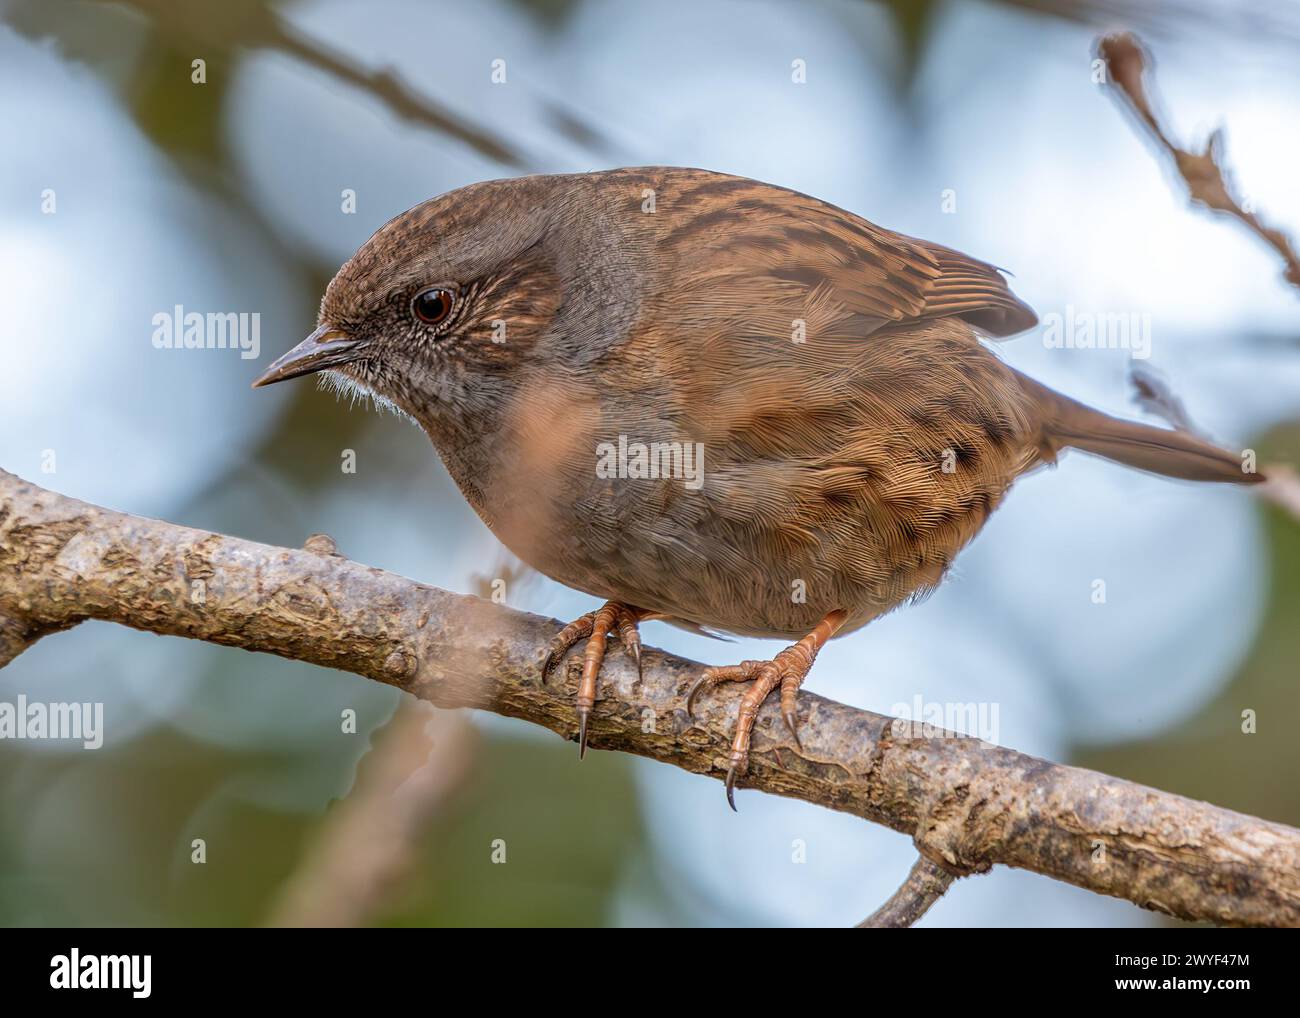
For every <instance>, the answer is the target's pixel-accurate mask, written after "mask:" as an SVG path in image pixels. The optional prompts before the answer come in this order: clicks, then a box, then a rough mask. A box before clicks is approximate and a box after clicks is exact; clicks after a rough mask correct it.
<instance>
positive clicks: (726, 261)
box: [640, 169, 1038, 338]
mask: <svg viewBox="0 0 1300 1018" xmlns="http://www.w3.org/2000/svg"><path fill="white" fill-rule="evenodd" d="M640 172H643V173H647V174H658V175H659V176H658V177H657V178H656V183H657V184H658V185H659V188H660V189H661V191H662V195H661V197H660V198H659V208H660V209H661V210H662V211H663V212H666V213H667V215H665V216H664V217H663V219H662V220H661V222H663V223H664V225H666V226H667V227H668V228H667V229H666V230H664V232H662V233H661V234H660V236H659V244H658V246H659V250H660V252H661V253H662V254H664V255H666V256H668V257H669V258H670V259H671V258H673V257H674V256H676V257H680V258H686V259H690V260H692V261H696V262H699V263H700V264H701V266H703V265H704V264H705V263H708V264H709V266H710V274H711V275H713V276H716V277H719V281H722V278H725V277H727V276H730V277H731V281H734V282H737V283H739V282H740V280H738V279H736V276H737V275H750V276H751V277H753V278H757V277H760V276H761V277H765V278H766V279H768V280H771V281H773V282H783V283H788V284H792V285H797V286H800V287H803V288H806V292H812V291H816V290H819V289H820V290H822V291H824V292H827V294H828V296H830V297H831V298H832V299H833V300H835V301H836V302H837V303H838V304H839V305H841V306H842V307H843V308H844V309H845V310H847V311H850V312H853V313H855V314H857V315H861V316H863V319H865V322H863V321H862V320H860V324H865V325H866V334H868V335H869V334H870V333H871V332H874V331H875V330H876V329H877V328H880V327H881V326H884V325H887V324H891V323H905V322H907V321H915V320H920V319H926V318H944V317H950V316H959V317H961V318H963V319H964V320H965V321H967V322H969V323H970V324H971V325H973V326H974V327H976V328H977V329H980V330H981V331H982V332H985V333H987V334H988V335H990V336H993V337H997V338H1002V337H1005V336H1010V335H1013V334H1014V333H1017V332H1021V331H1023V330H1025V329H1028V328H1030V327H1032V326H1033V325H1035V324H1036V323H1037V321H1038V318H1037V316H1036V315H1035V314H1034V312H1033V310H1032V309H1030V308H1029V306H1028V305H1026V304H1025V303H1024V302H1023V301H1021V300H1020V299H1019V298H1018V297H1017V296H1016V295H1015V294H1014V293H1012V292H1011V290H1010V288H1009V287H1008V285H1007V281H1006V279H1005V278H1004V277H1003V275H1002V273H1001V272H1000V271H999V270H998V269H997V268H995V267H994V266H992V265H990V264H988V263H987V262H982V261H979V260H978V259H976V258H971V257H969V256H968V255H964V254H962V253H961V252H959V251H954V250H952V249H951V248H947V247H944V246H943V245H941V244H932V243H929V242H928V241H923V240H917V239H915V238H912V237H907V236H904V235H903V234H901V233H894V232H893V231H891V230H886V229H883V228H882V227H878V226H875V225H874V224H872V223H870V222H868V221H867V220H865V219H862V218H861V217H859V216H856V215H854V214H853V213H851V212H846V211H845V210H844V209H840V208H837V207H836V206H834V205H830V204H828V203H826V202H823V201H820V200H818V199H816V198H813V197H810V196H809V195H806V194H801V193H799V192H797V191H790V190H787V189H786V188H782V187H775V186H773V185H771V184H763V183H760V182H758V181H754V180H749V179H746V178H743V177H732V176H727V175H725V174H718V173H711V172H709V171H705V170H679V169H656V170H647V171H640ZM873 323H874V324H873Z"/></svg>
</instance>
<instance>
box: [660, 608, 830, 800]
mask: <svg viewBox="0 0 1300 1018" xmlns="http://www.w3.org/2000/svg"><path fill="white" fill-rule="evenodd" d="M846 617H847V613H846V612H844V611H843V610H841V609H836V610H835V611H833V612H831V613H830V614H829V615H827V616H826V617H825V618H824V619H822V620H821V622H819V623H818V624H817V628H816V629H814V630H813V631H812V632H811V633H809V634H808V635H807V636H805V637H804V638H803V639H802V640H800V641H799V642H798V643H796V644H792V645H791V646H789V647H786V649H785V650H783V651H781V653H779V654H777V655H776V657H774V658H773V659H772V660H771V661H742V662H741V663H740V664H738V665H728V666H726V667H723V668H706V669H705V670H704V674H702V675H701V676H700V677H699V678H698V679H696V680H695V684H694V685H693V686H691V689H690V692H689V693H687V694H686V713H687V714H690V715H691V716H692V717H693V716H694V707H695V698H696V696H698V695H699V694H700V693H702V692H706V691H707V690H710V689H712V688H713V687H714V686H717V685H720V684H722V683H723V682H747V681H749V680H750V679H752V680H754V684H753V685H752V686H750V687H749V689H747V690H746V691H745V695H744V696H743V697H742V698H741V701H740V713H739V714H738V715H737V717H736V732H735V736H734V737H733V739H732V742H731V760H730V766H729V767H728V768H727V802H728V803H729V804H730V805H731V808H732V809H733V810H734V809H735V808H736V799H735V788H736V775H737V774H743V773H744V772H745V768H746V767H747V766H748V764H749V737H750V734H751V733H752V732H753V730H754V721H755V720H756V719H757V718H758V710H759V708H760V707H762V706H763V701H764V700H766V699H767V697H768V695H769V694H770V693H771V692H772V690H774V689H776V687H777V686H780V687H781V717H782V718H784V719H785V726H786V728H788V729H789V730H790V735H791V736H792V737H793V738H794V744H795V745H796V746H797V747H798V748H799V751H800V752H803V746H802V745H800V743H799V730H798V727H799V715H798V711H797V709H796V696H797V694H798V692H799V687H800V686H801V685H802V684H803V680H804V679H805V678H807V676H808V670H809V669H810V668H812V664H813V661H815V660H816V659H817V652H818V651H819V650H821V649H822V647H824V646H825V645H826V641H827V640H829V639H830V638H831V637H832V636H834V635H835V634H836V632H838V631H839V628H840V626H842V625H844V620H845V618H846Z"/></svg>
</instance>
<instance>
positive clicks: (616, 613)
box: [542, 601, 651, 759]
mask: <svg viewBox="0 0 1300 1018" xmlns="http://www.w3.org/2000/svg"><path fill="white" fill-rule="evenodd" d="M650 617H651V613H650V612H647V611H643V610H642V609H640V608H633V607H632V606H631V605H627V604H619V603H618V602H617V601H607V602H605V604H603V605H602V606H601V607H600V608H598V609H596V611H594V612H588V613H587V614H586V615H584V616H582V618H580V619H577V620H575V621H573V622H570V623H569V624H568V625H567V626H565V627H564V628H563V629H561V630H560V631H559V632H558V633H557V634H556V635H555V639H553V640H552V641H551V642H550V644H549V646H548V647H547V648H546V657H545V659H544V660H543V661H542V681H543V682H545V681H546V679H547V677H548V676H549V675H550V674H551V669H552V668H554V667H555V665H556V664H557V663H558V662H559V660H560V659H561V658H562V657H564V655H565V653H566V652H567V651H568V649H569V648H570V647H572V646H573V645H574V644H575V643H577V642H578V641H579V640H583V639H585V640H586V641H587V647H586V649H585V650H584V651H583V654H582V679H581V680H580V681H579V683H578V695H577V696H576V697H575V698H574V704H575V706H576V707H577V708H578V758H579V759H581V758H582V757H584V756H586V754H587V719H588V718H589V717H591V710H592V708H593V707H595V706H596V677H597V676H598V675H599V674H600V664H601V662H602V661H604V660H605V643H606V641H607V640H608V638H609V634H610V631H611V630H613V631H616V632H617V633H618V638H619V639H620V640H621V641H622V642H623V647H624V649H625V650H627V652H628V653H629V654H631V655H632V657H633V659H635V661H636V672H637V675H638V676H639V675H640V674H641V635H640V633H638V632H637V628H636V627H637V623H638V622H643V621H644V620H645V619H647V618H650Z"/></svg>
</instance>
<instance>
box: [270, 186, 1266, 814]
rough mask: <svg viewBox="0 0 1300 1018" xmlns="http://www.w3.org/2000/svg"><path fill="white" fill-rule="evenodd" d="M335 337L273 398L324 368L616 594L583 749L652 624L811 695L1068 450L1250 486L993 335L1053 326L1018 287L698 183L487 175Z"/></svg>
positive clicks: (770, 192) (350, 269) (816, 208)
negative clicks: (824, 651) (617, 665)
mask: <svg viewBox="0 0 1300 1018" xmlns="http://www.w3.org/2000/svg"><path fill="white" fill-rule="evenodd" d="M319 321H320V327H319V328H318V329H317V330H316V331H315V332H314V333H312V335H311V336H310V337H308V338H307V339H306V340H305V341H304V342H303V343H301V344H299V345H298V346H297V347H295V348H294V349H292V350H290V351H289V352H288V353H287V354H285V355H284V356H283V357H281V358H280V359H279V360H277V361H276V362H275V363H274V364H272V365H271V366H270V368H269V369H268V370H267V371H266V373H265V374H263V375H262V376H261V377H260V378H259V379H258V380H257V381H256V382H255V383H254V384H255V385H266V384H269V383H271V382H277V381H281V380H283V379H287V378H294V377H296V376H299V375H304V374H307V373H309V372H314V371H321V370H328V371H329V372H330V373H331V374H332V375H333V376H334V377H335V380H336V381H338V382H341V383H343V384H345V385H348V386H352V387H359V388H360V389H361V390H364V391H365V392H367V393H369V394H371V395H374V396H375V397H376V398H378V399H380V400H382V401H384V402H388V403H391V404H393V405H395V406H396V407H397V408H399V409H400V410H402V411H405V412H406V413H407V414H409V415H410V416H411V417H413V418H414V419H415V421H416V422H417V423H418V424H419V425H420V427H421V428H423V429H424V431H425V432H426V433H427V434H428V436H429V438H430V439H431V440H432V441H433V444H434V446H435V447H436V448H437V450H438V452H439V454H440V455H441V456H442V459H443V462H444V463H445V464H446V466H447V469H448V470H449V471H450V473H451V476H452V477H453V478H454V479H455V481H456V483H457V484H458V485H459V486H460V489H461V491H462V492H463V493H464V495H465V497H466V498H467V499H468V500H469V502H470V504H471V505H472V506H473V507H474V509H475V510H476V511H477V512H478V513H479V515H480V516H481V517H482V518H483V520H484V522H486V523H487V525H488V526H489V527H490V528H491V529H492V531H493V532H494V533H495V534H496V535H497V536H498V537H499V538H500V539H501V540H502V541H503V542H504V543H505V544H506V546H507V547H509V548H510V549H511V551H513V552H514V553H515V554H516V555H518V556H519V557H520V558H521V559H523V560H524V561H525V562H527V563H529V564H530V565H532V566H533V567H535V568H536V569H538V570H540V571H541V572H543V573H545V574H546V575H547V576H550V577H552V578H553V579H555V580H558V581H559V582H560V583H563V584H566V585H567V586H570V587H574V588H577V589H578V590H582V591H585V592H586V593H588V594H592V595H594V596H596V597H600V598H603V599H605V600H606V601H607V603H606V604H605V605H604V606H603V607H602V608H600V609H599V610H598V611H595V612H592V613H591V614H588V615H585V616H583V617H582V618H581V619H579V620H578V621H576V622H574V623H573V624H571V625H569V626H567V627H566V628H565V629H564V630H563V631H562V632H561V633H560V634H559V636H558V637H557V638H556V640H555V642H554V643H553V644H552V645H551V647H550V648H549V653H548V654H547V657H546V663H545V664H544V666H543V677H545V674H546V672H547V671H548V670H549V668H550V666H551V665H552V664H553V663H554V662H555V661H556V660H557V659H558V658H559V657H560V656H562V655H563V653H564V652H565V651H566V650H568V648H569V647H571V646H573V645H574V644H575V643H577V642H578V641H579V640H582V639H584V638H586V639H587V640H588V643H587V646H586V649H585V653H584V660H583V670H582V678H581V681H580V683H579V688H578V693H577V700H576V703H577V713H578V718H579V744H580V747H582V748H585V745H586V734H587V720H588V716H589V715H590V713H591V711H592V708H593V705H594V703H595V700H596V691H597V682H596V680H597V673H598V671H599V669H600V664H601V660H602V658H603V655H604V652H605V644H606V639H607V637H608V635H609V634H610V633H611V632H615V633H617V635H618V636H619V638H620V639H621V640H622V642H623V644H624V646H625V647H626V648H627V649H628V650H629V651H630V652H631V653H632V654H633V655H635V656H636V658H637V660H638V663H639V660H640V641H639V637H638V635H637V624H638V623H639V622H641V621H644V620H647V619H652V618H657V619H666V620H669V621H673V622H677V623H679V624H685V625H689V626H692V627H697V628H698V627H705V628H709V629H714V630H721V631H727V632H732V633H740V634H749V635H757V636H772V637H776V636H780V637H796V638H798V640H797V642H796V643H794V644H793V645H792V646H790V647H788V648H786V649H785V650H783V651H781V652H780V653H779V654H777V655H776V657H775V658H774V659H772V660H770V661H744V662H742V663H741V664H739V665H735V666H733V667H727V668H711V669H709V670H707V671H706V672H705V673H704V674H703V676H702V677H701V679H700V680H699V681H698V682H697V683H696V684H695V686H694V687H693V688H692V689H691V690H690V694H689V696H688V700H687V708H688V710H689V709H690V707H691V706H692V705H693V703H694V700H695V697H696V696H697V695H698V694H699V693H700V692H701V691H704V690H707V689H709V688H711V687H713V686H714V685H716V684H718V683H722V682H735V681H743V680H752V681H753V685H752V686H751V688H750V689H749V690H748V691H747V692H746V694H745V696H744V697H743V699H742V700H741V705H740V712H739V717H738V720H737V723H736V729H735V738H734V741H733V745H732V751H731V758H730V763H731V766H730V769H729V772H728V775H727V798H728V800H729V801H731V802H732V806H733V808H734V799H733V788H734V783H735V778H736V775H737V773H740V772H743V771H744V769H745V766H746V763H747V760H748V751H749V739H750V732H751V729H752V728H753V725H754V720H755V717H756V716H757V713H758V710H759V707H760V706H761V705H762V703H763V701H764V700H765V699H766V697H767V696H768V694H769V693H771V692H772V691H773V690H775V689H777V688H778V687H779V688H780V699H781V709H782V714H783V716H784V719H785V722H786V724H787V725H788V727H789V729H790V732H791V734H792V735H794V738H795V742H796V744H797V743H798V735H797V732H796V722H797V714H796V693H797V691H798V689H799V686H800V684H801V683H802V682H803V679H804V677H805V675H806V674H807V672H808V670H809V668H810V667H811V665H812V663H813V659H814V658H815V657H816V655H817V652H818V651H819V650H820V649H821V647H822V646H823V645H824V644H825V643H826V641H827V640H829V639H830V638H831V637H833V636H835V635H837V634H843V633H846V632H849V631H851V630H854V629H856V628H858V627H859V626H862V625H864V624H865V623H867V622H869V621H870V620H872V619H874V618H876V617H877V616H878V615H881V614H882V613H884V612H887V611H889V610H890V609H891V608H893V607H895V606H896V605H898V604H901V603H902V602H904V601H906V600H908V599H909V598H916V597H918V596H920V595H922V594H924V593H925V592H927V591H928V590H930V589H931V588H933V587H934V586H935V585H936V584H937V583H938V582H939V581H940V579H941V578H942V577H943V574H944V571H945V570H946V569H947V568H948V566H949V564H950V563H951V562H952V559H953V556H955V555H956V554H957V552H958V551H960V550H961V549H962V547H963V546H964V545H965V544H966V543H967V542H968V541H970V540H971V538H973V537H974V536H975V534H976V533H977V532H978V531H979V529H980V527H982V526H983V525H984V522H985V520H987V519H988V516H989V514H990V513H991V512H992V511H993V510H994V508H996V506H997V505H998V503H999V502H1000V501H1001V499H1002V497H1003V495H1004V494H1005V492H1006V491H1007V488H1008V487H1009V486H1010V485H1011V482H1012V481H1014V480H1015V479H1016V478H1017V477H1018V476H1020V475H1021V474H1022V473H1024V472H1025V471H1027V470H1030V469H1032V468H1033V467H1035V466H1037V465H1039V464H1042V463H1051V462H1053V461H1054V460H1055V458H1056V455H1057V453H1058V452H1059V451H1060V450H1061V449H1062V448H1064V447H1067V446H1073V447H1074V448H1077V449H1081V450H1083V451H1085V452H1089V453H1095V454H1097V455H1099V456H1104V457H1106V458H1108V459H1112V460H1116V461H1118V462H1120V463H1124V464H1127V465H1129V466H1132V467H1138V468H1141V469H1144V470H1150V471H1154V472H1156V473H1159V474H1165V475H1168V476H1170V477H1180V478H1188V479H1192V480H1203V481H1233V482H1252V481H1259V480H1261V479H1262V478H1261V476H1260V475H1258V474H1252V473H1246V472H1244V471H1243V467H1242V462H1241V461H1240V460H1239V459H1238V458H1237V457H1236V456H1234V455H1232V454H1231V453H1228V452H1225V451H1223V450H1220V449H1217V448H1215V447H1213V446H1211V445H1209V444H1207V443H1205V442H1203V441H1200V440H1198V439H1196V438H1194V437H1192V436H1190V435H1187V434H1184V433H1181V432H1176V431H1167V430H1164V429H1161V428H1154V427H1148V426H1147V425H1144V424H1137V423H1133V422H1129V421H1122V420H1117V419H1115V418H1113V417H1109V416H1107V415H1106V414H1103V413H1100V412H1099V411H1096V410H1092V409H1090V408H1088V407H1086V406H1083V405H1082V404H1080V403H1077V402H1075V401H1074V400H1072V399H1069V398H1068V397H1065V396H1062V395H1059V394H1058V393H1056V392H1053V391H1052V390H1050V389H1047V388H1045V387H1044V386H1042V385H1040V384H1038V383H1037V382H1035V381H1033V380H1032V379H1029V378H1027V377H1025V376H1024V375H1022V374H1020V373H1019V372H1017V371H1015V370H1013V369H1012V368H1009V367H1007V366H1006V365H1005V364H1003V363H1002V361H1000V360H999V359H998V358H997V357H996V356H995V355H994V354H993V353H991V352H990V351H989V350H988V349H986V348H985V347H984V346H983V345H982V344H981V343H980V338H979V337H980V336H986V337H993V338H1000V337H1004V336H1008V335H1011V334H1012V333H1016V332H1020V331H1022V330H1024V329H1027V328H1029V327H1030V326H1032V325H1034V324H1035V323H1036V321H1037V319H1036V318H1035V316H1034V313H1033V312H1032V311H1031V310H1030V309H1029V308H1028V307H1027V306H1026V305H1025V304H1023V303H1022V302H1021V301H1020V300H1019V299H1018V298H1016V296H1015V295H1014V294H1012V293H1011V291H1010V290H1009V289H1008V287H1007V284H1006V281H1005V280H1004V279H1003V277H1002V275H1001V274H1000V273H999V271H998V270H997V269H995V268H993V267H992V266H990V265H987V264H985V263H984V262H981V261H976V260H975V259H973V258H969V257H967V256H966V255H963V254H960V253H958V252H956V251H953V250H950V249H949V248H946V247H942V246H941V245H938V244H931V243H928V242H926V241H921V240H914V239H912V238H910V237H905V236H902V235H901V234H897V233H892V232H890V231H888V230H885V229H881V228H880V227H878V226H874V225H872V224H871V223H869V222H867V221H866V220H864V219H860V218H859V217H858V216H855V215H853V214H852V213H849V212H845V211H844V210H843V209H839V208H836V207H834V206H832V205H828V204H826V203H825V202H821V201H818V200H817V199H815V198H810V197H808V196H807V195H803V194H799V193H797V192H795V191H788V190H785V189H784V188H780V187H774V186H771V185H768V184H761V183H758V182H756V181H753V180H746V179H743V178H739V177H732V176H726V175H724V174H720V173H710V172H707V171H704V170H692V169H675V168H659V167H655V168H642V169H623V170H611V171H608V172H603V173H589V174H575V175H562V176H534V177H523V178H519V179H514V180H496V181H489V182H487V183H481V184H474V185H472V186H469V187H464V188H461V189H459V190H456V191H453V192H451V193H449V194H445V195H443V196H442V197H440V198H435V199H433V200H431V201H427V202H425V203H424V204H422V205H419V206H417V207H415V208H414V209H411V210H410V211H409V212H406V213H403V214H402V215H400V216H398V217H397V218H395V219H393V220H392V221H390V222H389V223H387V224H386V225H385V226H383V227H382V228H381V229H380V230H379V231H378V232H377V233H375V235H374V236H373V237H371V238H370V240H368V241H367V242H366V243H365V244H364V245H363V246H362V247H361V249H360V250H359V251H357V253H356V254H355V255H353V257H352V259H351V260H350V261H349V262H348V263H347V264H346V265H344V266H343V268H342V269H340V270H339V273H338V275H337V276H335V277H334V280H333V281H332V282H331V283H330V285H329V288H328V289H327V290H326V292H325V297H324V300H323V301H322V302H321V309H320V319H319Z"/></svg>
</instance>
